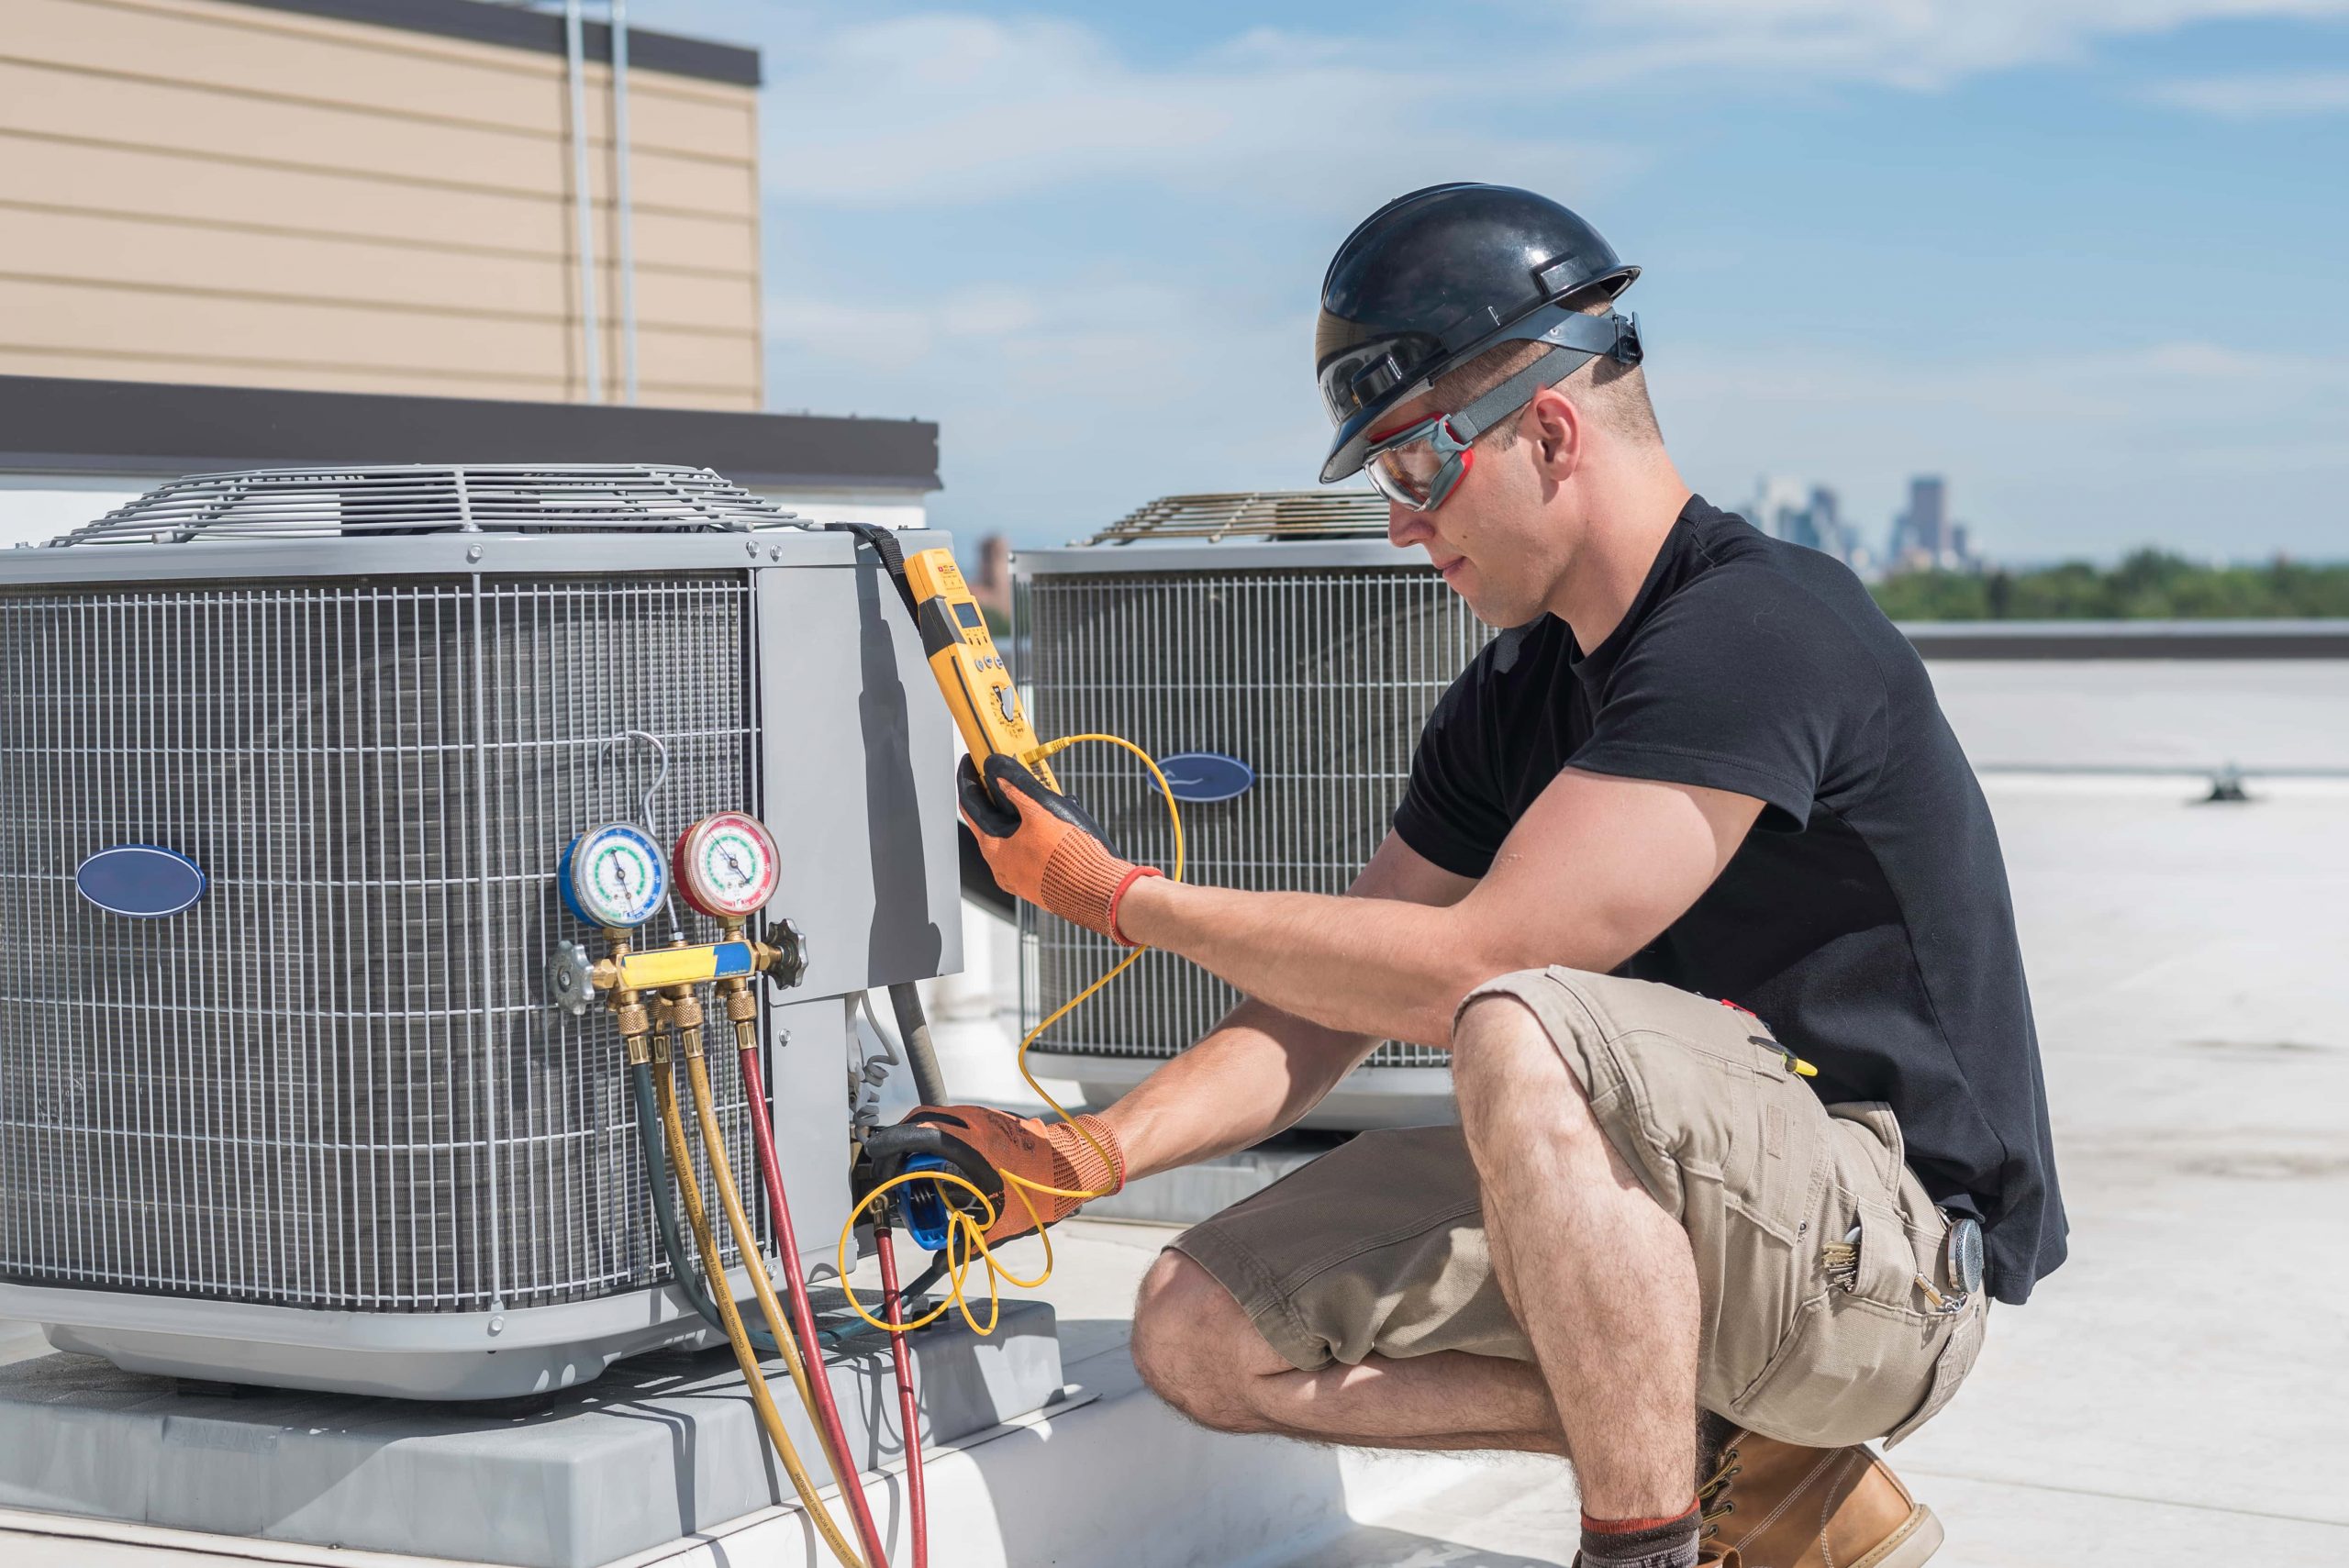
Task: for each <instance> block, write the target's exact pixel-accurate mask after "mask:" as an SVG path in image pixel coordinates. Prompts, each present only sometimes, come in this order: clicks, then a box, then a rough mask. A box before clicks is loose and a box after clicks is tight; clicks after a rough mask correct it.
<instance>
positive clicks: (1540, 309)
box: [1313, 183, 1640, 484]
mask: <svg viewBox="0 0 2349 1568" xmlns="http://www.w3.org/2000/svg"><path fill="white" fill-rule="evenodd" d="M1639 275H1640V270H1639V269H1638V268H1637V267H1629V266H1625V265H1624V264H1623V261H1622V259H1621V258H1620V257H1619V256H1617V255H1616V254H1615V250H1614V247H1612V246H1610V245H1609V244H1608V243H1607V241H1606V240H1604V239H1600V238H1599V237H1598V230H1597V229H1595V228H1591V227H1590V225H1589V224H1587V223H1585V222H1584V221H1583V220H1582V219H1581V218H1580V217H1576V216H1575V214H1574V213H1572V212H1570V211H1568V210H1567V209H1566V208H1564V207H1563V206H1559V205H1558V204H1557V203H1556V202H1553V201H1552V200H1550V199H1549V198H1548V197H1546V196H1537V195H1534V194H1533V193H1532V192H1531V191H1520V190H1517V189H1515V188H1513V187H1511V186H1508V185H1480V184H1472V183H1454V184H1449V185H1430V186H1429V187H1428V188H1427V189H1425V190H1423V191H1413V192H1412V193H1411V194H1410V195H1407V196H1397V197H1396V198H1395V200H1393V201H1391V202H1388V203H1387V204H1386V206H1383V207H1380V208H1379V209H1378V210H1377V211H1376V212H1375V213H1373V214H1371V215H1370V217H1367V218H1365V219H1364V221H1363V223H1362V226H1361V227H1360V228H1356V229H1355V230H1354V231H1353V233H1352V234H1350V235H1348V236H1347V237H1346V242H1345V243H1344V244H1343V245H1341V246H1339V247H1338V254H1337V256H1336V257H1335V259H1333V260H1332V261H1330V272H1329V274H1328V276H1326V277H1324V278H1323V279H1322V280H1321V319H1320V322H1319V325H1318V326H1317V327H1316V328H1314V333H1313V361H1314V367H1313V368H1314V374H1315V375H1316V377H1317V378H1319V381H1320V383H1321V401H1322V403H1323V404H1324V405H1325V406H1327V407H1328V408H1329V410H1330V419H1331V420H1332V421H1333V422H1334V423H1335V424H1336V425H1337V427H1338V433H1337V436H1336V438H1335V439H1333V440H1332V441H1331V442H1330V456H1329V460H1328V461H1327V462H1324V463H1323V464H1322V466H1321V483H1322V484H1331V483H1333V482H1335V481H1337V480H1340V479H1343V478H1345V477H1346V476H1347V475H1348V474H1350V473H1354V472H1355V471H1356V470H1358V469H1360V468H1361V467H1362V461H1363V458H1362V449H1363V447H1364V442H1365V439H1366V438H1367V437H1368V435H1369V433H1370V431H1371V429H1372V428H1374V427H1375V425H1376V424H1377V422H1378V420H1379V418H1380V417H1381V416H1382V415H1384V414H1385V413H1386V410H1388V409H1389V408H1392V407H1394V406H1396V405H1397V404H1398V403H1404V402H1408V401H1409V400H1410V399H1411V398H1414V397H1417V396H1418V395H1420V394H1421V393H1423V392H1425V391H1426V390H1427V389H1428V385H1429V384H1430V383H1431V382H1433V381H1434V380H1435V379H1436V378H1437V377H1439V376H1441V375H1442V374H1444V373H1446V372H1448V371H1451V370H1453V369H1455V368H1456V367H1458V366H1460V365H1464V364H1465V363H1467V362H1468V361H1470V360H1472V359H1475V357H1476V356H1477V355H1478V354H1480V353H1482V352H1484V351H1485V350H1486V349H1489V348H1491V347H1493V346H1494V345H1495V344H1497V343H1502V342H1508V341H1515V340H1530V339H1544V340H1547V341H1550V342H1553V343H1555V344H1557V345H1558V346H1559V347H1561V348H1564V349H1571V350H1577V351H1579V352H1580V354H1581V358H1580V359H1576V360H1575V361H1572V363H1573V365H1575V366H1579V365H1580V364H1581V363H1582V362H1583V361H1585V360H1587V359H1589V358H1590V357H1592V356H1593V355H1594V354H1598V353H1609V354H1612V355H1613V356H1614V357H1615V358H1617V359H1619V360H1621V361H1624V362H1625V363H1627V364H1637V363H1638V362H1639V358H1640V346H1639V332H1638V324H1637V322H1636V320H1634V319H1631V318H1629V317H1587V316H1583V315H1582V314H1581V307H1583V306H1588V305H1590V304H1591V303H1592V302H1594V301H1597V300H1611V299H1613V298H1614V297H1615V296H1616V295H1619V294H1621V293H1622V292H1623V291H1624V290H1625V289H1626V288H1628V287H1630V286H1631V280H1632V279H1633V278H1636V277H1638V276H1639ZM1566 373H1567V372H1566V371H1564V370H1562V371H1560V372H1559V373H1558V374H1557V375H1555V376H1553V377H1551V378H1549V379H1550V381H1551V382H1553V383H1554V382H1555V381H1557V380H1561V379H1563V378H1564V375H1565V374H1566Z"/></svg>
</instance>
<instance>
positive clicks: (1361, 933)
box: [1118, 878, 1620, 1046]
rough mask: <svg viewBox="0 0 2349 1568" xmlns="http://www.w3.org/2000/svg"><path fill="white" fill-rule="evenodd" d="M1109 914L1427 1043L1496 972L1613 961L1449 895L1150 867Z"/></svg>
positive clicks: (1231, 973) (1318, 1018)
mask: <svg viewBox="0 0 2349 1568" xmlns="http://www.w3.org/2000/svg"><path fill="white" fill-rule="evenodd" d="M1118 922H1119V929H1120V930H1122V931H1123V932H1124V933H1125V934H1126V936H1127V937H1128V938H1129V939H1130V940H1134V941H1138V942H1143V943H1146V944H1148V945H1150V946H1152V947H1159V948H1164V949H1166V950H1167V951H1170V952H1175V953H1179V954H1181V955H1182V956H1183V957H1185V958H1187V959H1189V960H1190V961H1191V962H1194V963H1196V964H1197V965H1198V966H1199V967H1200V968H1202V969H1206V970H1208V971H1210V972H1212V973H1216V974H1218V975H1220V976H1221V977H1222V978H1223V979H1225V980H1227V981H1230V983H1231V984H1233V985H1235V986H1238V987H1239V988H1240V989H1241V991H1243V992H1245V993H1246V994H1247V995H1251V996H1253V997H1256V998H1257V999H1259V1000H1260V1001H1264V1002H1268V1003H1270V1004H1271V1005H1272V1006H1275V1007H1277V1008H1279V1009H1280V1010H1282V1011H1283V1012H1286V1013H1293V1014H1295V1015H1296V1016H1297V1017H1298V1018H1306V1019H1309V1020H1311V1021H1312V1022H1314V1023H1317V1024H1320V1025H1322V1026H1324V1027H1325V1028H1328V1029H1335V1030H1338V1031H1341V1032H1342V1033H1346V1034H1362V1035H1370V1036H1373V1037H1375V1038H1378V1039H1394V1040H1411V1041H1415V1042H1417V1043H1419V1044H1423V1045H1434V1046H1442V1045H1446V1044H1449V1043H1450V1041H1451V1038H1452V1012H1453V1007H1454V1006H1457V1005H1458V1003H1459V1000H1460V998H1461V997H1462V996H1464V995H1466V994H1467V993H1468V992H1469V991H1470V990H1472V989H1474V988H1475V986H1477V985H1478V984H1482V983H1483V982H1485V981H1486V980H1489V979H1491V978H1492V977H1493V976H1494V975H1496V974H1501V973H1507V972H1508V971H1509V970H1512V969H1523V968H1529V967H1531V966H1532V965H1535V964H1540V963H1571V964H1575V965H1576V966H1577V967H1586V968H1599V969H1604V968H1607V967H1609V965H1611V964H1612V963H1614V962H1617V958H1615V957H1606V958H1603V962H1602V961H1601V959H1602V955H1600V954H1598V953H1596V952H1591V953H1579V952H1543V951H1538V949H1537V948H1536V947H1535V945H1534V943H1533V942H1532V941H1531V940H1525V939H1524V938H1522V937H1521V936H1513V935H1512V933H1511V932H1510V931H1509V930H1508V929H1502V930H1486V929H1484V928H1483V927H1482V926H1480V925H1477V924H1475V923H1473V922H1471V921H1469V920H1467V919H1465V918H1464V917H1463V914H1462V911H1461V910H1460V908H1459V907H1458V906H1453V907H1449V908H1445V907H1435V906H1428V905H1423V904H1408V903H1402V902H1398V901H1396V900H1392V899H1385V898H1331V897H1326V896H1323V895H1319V894H1311V893H1235V892H1232V891H1231V890H1230V889H1228V888H1218V887H1197V886H1191V885H1186V884H1176V883H1172V882H1166V881H1163V880H1161V879H1157V878H1152V879H1149V880H1146V881H1143V882H1139V883H1136V884H1134V885H1133V887H1132V889H1131V890H1130V892H1128V893H1127V895H1126V896H1125V901H1124V902H1123V903H1122V904H1121V905H1120V906H1119V914H1118ZM1618 957H1620V955H1618Z"/></svg>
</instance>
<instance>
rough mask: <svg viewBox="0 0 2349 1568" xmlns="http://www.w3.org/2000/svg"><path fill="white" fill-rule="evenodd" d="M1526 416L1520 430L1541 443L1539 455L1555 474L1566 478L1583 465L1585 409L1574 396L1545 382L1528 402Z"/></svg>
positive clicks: (1525, 435) (1526, 436) (1532, 439)
mask: <svg viewBox="0 0 2349 1568" xmlns="http://www.w3.org/2000/svg"><path fill="white" fill-rule="evenodd" d="M1523 417H1524V419H1525V426H1524V428H1522V429H1521V430H1520V432H1519V434H1520V438H1521V439H1527V440H1531V441H1534V442H1536V443H1538V451H1537V455H1538V456H1539V457H1540V459H1541V462H1542V467H1543V468H1545V469H1547V470H1549V471H1550V475H1551V477H1552V478H1553V479H1564V478H1565V477H1566V476H1567V475H1569V474H1571V473H1574V471H1575V469H1576V468H1578V467H1580V466H1581V463H1582V455H1583V451H1582V447H1583V439H1584V437H1585V435H1586V424H1585V421H1584V418H1583V414H1582V410H1581V409H1579V408H1576V407H1575V406H1574V400H1573V399H1571V398H1569V397H1568V396H1567V395H1565V394H1564V393H1563V392H1560V391H1559V390H1558V389H1557V388H1556V387H1554V386H1545V387H1543V388H1542V390H1541V391H1539V392H1537V393H1535V394H1534V395H1533V401H1532V402H1531V403H1529V404H1527V405H1526V406H1525V413H1524V416H1523Z"/></svg>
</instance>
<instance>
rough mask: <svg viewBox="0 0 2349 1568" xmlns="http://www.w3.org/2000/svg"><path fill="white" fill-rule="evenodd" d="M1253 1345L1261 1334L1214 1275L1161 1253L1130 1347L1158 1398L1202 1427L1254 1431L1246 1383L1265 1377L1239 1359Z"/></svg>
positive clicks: (1145, 1285)
mask: <svg viewBox="0 0 2349 1568" xmlns="http://www.w3.org/2000/svg"><path fill="white" fill-rule="evenodd" d="M1251 1343H1255V1344H1262V1343H1263V1336H1262V1335H1260V1334H1259V1333H1257V1331H1256V1326H1255V1324H1254V1323H1252V1322H1251V1321H1250V1320H1249V1318H1248V1315H1247V1314H1246V1313H1245V1312H1243V1311H1241V1309H1240V1304H1239V1303H1238V1302H1237V1301H1234V1300H1233V1299H1232V1298H1231V1293H1230V1291H1228V1290H1226V1289H1224V1288H1223V1286H1222V1285H1221V1284H1219V1283H1218V1282H1217V1280H1216V1277H1215V1276H1214V1275H1213V1274H1211V1273H1208V1271H1207V1270H1205V1269H1203V1268H1201V1267H1200V1266H1199V1265H1198V1264H1197V1262H1193V1261H1192V1260H1191V1259H1190V1258H1188V1257H1186V1256H1185V1255H1184V1254H1182V1253H1181V1252H1177V1251H1173V1250H1172V1249H1170V1250H1168V1251H1163V1252H1161V1253H1160V1254H1159V1255H1158V1261H1157V1262H1154V1263H1152V1265H1151V1266H1150V1273H1147V1274H1145V1275H1143V1276H1142V1282H1141V1294H1140V1295H1139V1296H1137V1297H1136V1299H1135V1302H1134V1330H1133V1340H1132V1344H1131V1347H1130V1348H1131V1350H1132V1353H1133V1358H1134V1368H1135V1370H1136V1371H1138V1372H1140V1373H1141V1378H1142V1381H1143V1382H1144V1383H1146V1384H1148V1385H1150V1387H1151V1391H1152V1393H1154V1394H1156V1395H1157V1396H1159V1397H1160V1398H1161V1399H1163V1400H1165V1401H1166V1403H1168V1404H1169V1405H1172V1406H1173V1407H1175V1409H1177V1410H1179V1411H1181V1412H1182V1413H1183V1414H1184V1415H1186V1416H1187V1417H1189V1418H1191V1419H1192V1420H1194V1421H1197V1422H1198V1423H1199V1424H1200V1425H1201V1426H1203V1427H1211V1428H1213V1429H1216V1430H1218V1431H1235V1432H1236V1431H1250V1430H1254V1429H1257V1428H1258V1427H1260V1426H1261V1425H1262V1423H1261V1421H1257V1420H1256V1419H1255V1418H1254V1416H1253V1412H1252V1409H1251V1408H1250V1407H1249V1405H1248V1403H1247V1401H1246V1399H1245V1398H1244V1396H1243V1394H1244V1388H1245V1381H1244V1380H1246V1379H1248V1378H1250V1377H1254V1376H1258V1375H1261V1373H1259V1372H1258V1371H1257V1369H1256V1368H1255V1367H1253V1366H1252V1364H1251V1362H1252V1361H1254V1360H1256V1359H1258V1358H1253V1357H1250V1356H1248V1355H1246V1354H1244V1353H1236V1352H1238V1351H1240V1350H1241V1347H1243V1346H1246V1345H1249V1344H1251ZM1264 1353H1265V1356H1267V1357H1270V1356H1272V1354H1273V1351H1272V1348H1271V1347H1270V1346H1269V1345H1266V1346H1264Z"/></svg>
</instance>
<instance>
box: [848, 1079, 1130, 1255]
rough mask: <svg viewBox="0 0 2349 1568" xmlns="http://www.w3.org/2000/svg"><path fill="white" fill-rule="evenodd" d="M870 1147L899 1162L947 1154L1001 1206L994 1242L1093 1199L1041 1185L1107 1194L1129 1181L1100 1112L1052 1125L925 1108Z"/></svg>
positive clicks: (871, 1139) (953, 1193) (981, 1111)
mask: <svg viewBox="0 0 2349 1568" xmlns="http://www.w3.org/2000/svg"><path fill="white" fill-rule="evenodd" d="M1078 1126H1082V1127H1083V1128H1084V1129H1085V1132H1089V1133H1091V1134H1092V1135H1093V1141H1092V1142H1090V1143H1088V1142H1087V1141H1085V1138H1084V1136H1083V1135H1082V1134H1080V1133H1079V1132H1078V1131H1077V1127H1078ZM941 1144H943V1145H944V1146H945V1147H943V1148H941V1147H940V1145H941ZM1094 1144H1098V1145H1100V1148H1099V1150H1098V1151H1096V1149H1095V1148H1094ZM864 1149H865V1152H866V1153H867V1154H869V1155H872V1156H874V1157H875V1158H876V1159H879V1160H881V1161H883V1162H885V1164H888V1165H892V1166H894V1165H895V1163H896V1160H897V1159H898V1158H899V1157H901V1156H903V1155H905V1154H913V1153H937V1154H941V1155H943V1156H944V1157H945V1158H946V1161H947V1162H948V1163H949V1164H951V1165H952V1166H953V1167H954V1168H955V1169H956V1170H957V1171H959V1172H961V1173H963V1174H964V1175H966V1176H968V1177H969V1178H970V1179H971V1180H972V1182H973V1183H974V1184H976V1185H977V1186H978V1187H979V1188H980V1190H981V1191H983V1192H985V1194H986V1195H987V1198H988V1201H989V1202H991V1203H993V1204H994V1205H995V1211H996V1220H995V1223H994V1224H993V1225H991V1226H989V1227H987V1229H986V1240H987V1245H988V1246H990V1247H992V1246H995V1245H996V1244H997V1243H998V1242H1003V1241H1008V1240H1011V1239H1012V1238H1013V1237H1015V1236H1025V1235H1026V1234H1027V1233H1028V1232H1029V1231H1030V1230H1033V1229H1037V1227H1038V1224H1039V1223H1040V1222H1041V1224H1044V1225H1051V1224H1053V1223H1055V1222H1057V1221H1059V1220H1063V1219H1066V1218H1068V1217H1069V1216H1070V1215H1072V1214H1074V1213H1075V1212H1076V1211H1077V1209H1078V1207H1081V1206H1082V1205H1083V1204H1084V1202H1085V1199H1083V1198H1079V1197H1066V1196H1062V1195H1057V1194H1052V1193H1041V1192H1037V1191H1035V1190H1034V1188H1035V1187H1058V1188H1060V1189H1062V1192H1063V1193H1091V1194H1093V1195H1096V1196H1107V1195H1109V1194H1110V1193H1114V1192H1117V1191H1119V1189H1120V1188H1122V1187H1124V1185H1125V1184H1126V1151H1124V1150H1123V1149H1121V1148H1119V1145H1118V1135H1117V1134H1116V1133H1114V1132H1112V1131H1110V1130H1109V1124H1108V1122H1105V1121H1103V1120H1102V1119H1101V1118H1099V1117H1097V1116H1080V1117H1078V1118H1076V1124H1075V1125H1071V1124H1070V1123H1067V1122H1061V1123H1058V1124H1056V1125H1053V1126H1050V1127H1048V1126H1046V1125H1045V1124H1044V1123H1043V1122H1041V1121H1039V1120H1038V1119H1037V1118H1034V1117H1016V1116H1012V1115H1010V1114H1009V1113H1008V1112H1005V1111H998V1110H990V1109H988V1108H987V1107H986V1106H919V1107H918V1108H917V1109H915V1110H914V1111H913V1112H912V1113H910V1114H909V1115H907V1118H905V1120H903V1121H901V1122H899V1123H898V1124H897V1125H896V1126H895V1127H885V1128H878V1129H874V1131H873V1132H872V1133H871V1134H870V1135H869V1136H867V1138H866V1139H865V1142H864ZM1105 1155H1106V1156H1107V1158H1106V1159H1105V1158H1104V1157H1103V1156H1105ZM983 1176H984V1177H985V1179H982V1178H983ZM1007 1176H1014V1177H1018V1178H1019V1182H1027V1183H1031V1184H1033V1185H1032V1186H1030V1187H1028V1188H1024V1189H1023V1188H1022V1187H1021V1186H1020V1185H1019V1182H1014V1181H1008V1180H1005V1179H1004V1178H1005V1177H1007ZM947 1198H948V1201H949V1203H950V1204H952V1206H953V1207H968V1198H969V1195H968V1194H965V1193H963V1192H962V1190H961V1189H960V1188H950V1189H949V1190H948V1192H947ZM958 1200H960V1201H958ZM1023 1200H1024V1201H1023ZM1031 1207H1032V1209H1033V1211H1034V1212H1033V1214H1032V1215H1031V1214H1030V1209H1031Z"/></svg>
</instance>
